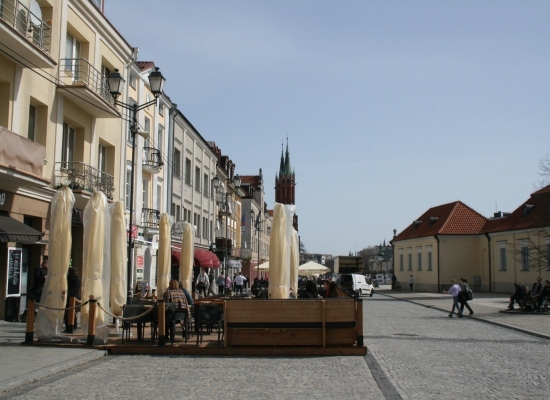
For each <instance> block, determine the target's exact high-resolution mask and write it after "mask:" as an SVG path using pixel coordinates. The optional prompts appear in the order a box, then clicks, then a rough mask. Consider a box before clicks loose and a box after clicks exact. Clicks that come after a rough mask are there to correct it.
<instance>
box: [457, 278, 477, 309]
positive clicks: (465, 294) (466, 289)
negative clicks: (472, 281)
mask: <svg viewBox="0 0 550 400" xmlns="http://www.w3.org/2000/svg"><path fill="white" fill-rule="evenodd" d="M469 300H473V297H472V289H470V286H468V281H467V280H466V278H460V294H459V295H458V301H459V302H460V312H461V313H462V315H464V306H466V308H467V309H468V311H470V315H474V310H472V307H470V305H469V304H468V301H469Z"/></svg>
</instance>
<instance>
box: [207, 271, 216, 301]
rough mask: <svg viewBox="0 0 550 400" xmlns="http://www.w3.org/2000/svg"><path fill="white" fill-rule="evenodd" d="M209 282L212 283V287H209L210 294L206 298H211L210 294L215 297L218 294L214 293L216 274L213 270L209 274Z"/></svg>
mask: <svg viewBox="0 0 550 400" xmlns="http://www.w3.org/2000/svg"><path fill="white" fill-rule="evenodd" d="M208 281H209V282H210V285H208V293H207V294H206V296H207V297H208V296H210V293H212V296H215V295H216V293H214V273H213V272H212V270H210V272H209V273H208Z"/></svg>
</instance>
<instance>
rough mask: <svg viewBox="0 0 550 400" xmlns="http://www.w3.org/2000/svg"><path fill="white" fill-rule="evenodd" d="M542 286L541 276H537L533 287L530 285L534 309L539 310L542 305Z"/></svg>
mask: <svg viewBox="0 0 550 400" xmlns="http://www.w3.org/2000/svg"><path fill="white" fill-rule="evenodd" d="M542 288H543V285H542V278H541V277H540V276H539V277H538V278H537V281H536V282H535V283H533V287H531V299H532V302H533V308H534V309H535V311H540V306H541V305H542Z"/></svg>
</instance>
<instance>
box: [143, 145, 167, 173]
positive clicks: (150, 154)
mask: <svg viewBox="0 0 550 400" xmlns="http://www.w3.org/2000/svg"><path fill="white" fill-rule="evenodd" d="M163 164H164V163H163V161H162V154H160V150H157V149H155V148H154V147H144V148H143V165H142V168H143V170H144V171H146V172H149V173H150V174H158V173H159V172H160V170H161V169H162V165H163Z"/></svg>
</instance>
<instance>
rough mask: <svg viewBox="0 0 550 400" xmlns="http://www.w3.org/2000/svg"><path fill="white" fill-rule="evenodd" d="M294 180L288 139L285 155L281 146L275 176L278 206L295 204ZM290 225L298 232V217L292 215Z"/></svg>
mask: <svg viewBox="0 0 550 400" xmlns="http://www.w3.org/2000/svg"><path fill="white" fill-rule="evenodd" d="M295 189H296V180H295V175H294V170H293V169H292V167H291V166H290V153H289V151H288V138H287V140H286V153H283V146H282V145H281V163H280V166H279V173H278V174H277V175H276V176H275V202H277V203H280V204H294V205H295V204H296V197H295ZM292 225H293V226H294V229H296V230H298V215H297V214H294V220H293V223H292Z"/></svg>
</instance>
